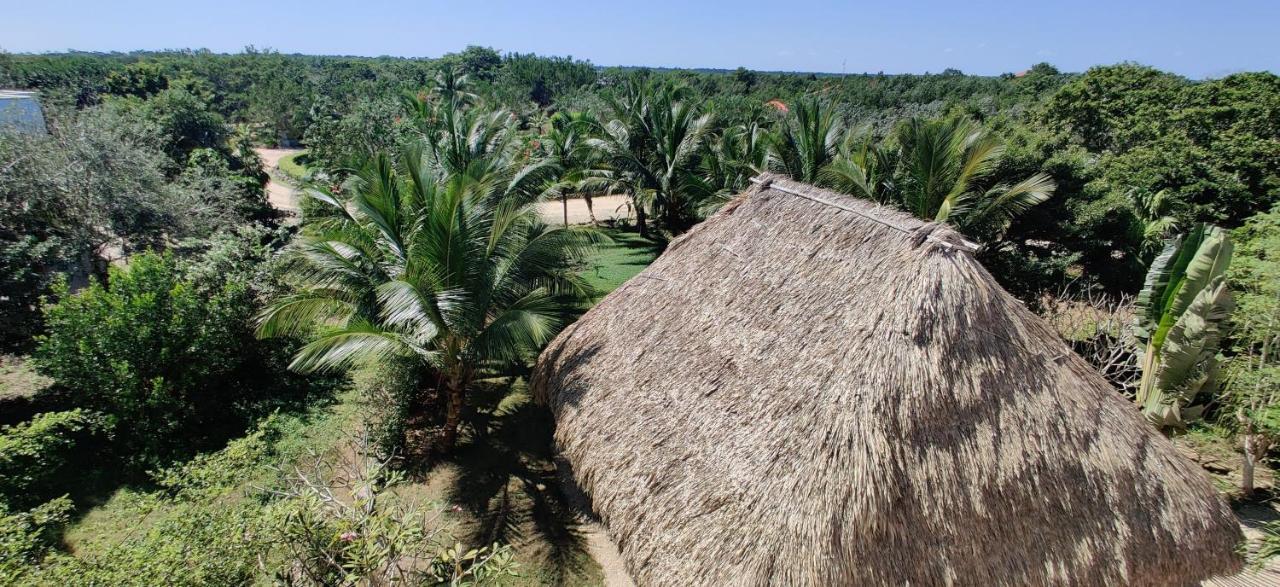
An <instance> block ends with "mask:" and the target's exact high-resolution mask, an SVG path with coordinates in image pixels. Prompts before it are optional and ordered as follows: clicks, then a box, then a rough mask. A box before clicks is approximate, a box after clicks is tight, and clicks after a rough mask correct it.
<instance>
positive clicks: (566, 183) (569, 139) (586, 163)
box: [538, 112, 599, 226]
mask: <svg viewBox="0 0 1280 587" xmlns="http://www.w3.org/2000/svg"><path fill="white" fill-rule="evenodd" d="M593 128H595V119H594V118H593V117H592V116H591V115H589V114H587V113H585V112H557V113H555V114H553V115H552V116H551V118H550V119H548V120H547V125H546V129H545V130H544V131H543V133H542V136H540V137H538V146H539V148H540V149H541V151H542V153H543V157H544V158H545V160H546V161H548V162H550V163H552V164H553V165H554V166H555V169H556V173H557V177H556V180H555V182H554V183H553V185H552V186H550V188H549V189H548V190H547V191H548V195H549V196H551V197H559V198H560V202H561V204H562V205H563V206H564V223H565V225H566V226H568V224H569V194H571V193H573V194H579V195H581V196H582V198H583V200H585V201H586V204H587V212H588V213H589V214H590V215H591V223H592V224H595V222H596V217H595V212H594V210H592V207H591V192H592V190H593V189H597V188H596V185H597V184H598V183H599V182H596V181H593V180H594V179H595V178H594V177H593V175H592V173H591V158H592V156H593V155H594V152H593V151H592V149H591V148H590V147H589V146H588V145H587V139H588V137H589V135H590V133H591V132H592V129H593Z"/></svg>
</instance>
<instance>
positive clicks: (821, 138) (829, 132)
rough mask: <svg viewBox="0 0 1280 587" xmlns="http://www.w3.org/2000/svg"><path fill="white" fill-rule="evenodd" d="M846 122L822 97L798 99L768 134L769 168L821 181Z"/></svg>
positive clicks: (836, 149)
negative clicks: (782, 119) (781, 121)
mask: <svg viewBox="0 0 1280 587" xmlns="http://www.w3.org/2000/svg"><path fill="white" fill-rule="evenodd" d="M844 135H845V127H844V124H843V123H842V122H841V121H840V119H839V118H838V117H837V116H836V114H835V109H833V108H832V107H831V105H830V104H827V103H826V102H824V101H822V100H821V99H819V98H814V97H809V98H802V99H800V100H796V102H795V104H794V105H792V107H791V108H790V109H789V111H788V114H787V118H786V119H785V120H784V121H783V123H782V125H781V126H780V127H779V128H778V130H777V131H776V132H774V133H772V134H771V135H770V137H769V160H768V165H769V168H770V169H771V170H773V171H777V172H779V173H785V174H787V175H789V176H791V178H792V179H795V180H796V181H803V182H808V183H818V180H819V179H820V176H821V174H822V170H823V169H825V168H826V167H827V166H828V165H830V164H831V163H832V162H833V161H834V160H835V159H836V155H837V152H838V150H839V147H840V142H841V141H842V140H843V139H844Z"/></svg>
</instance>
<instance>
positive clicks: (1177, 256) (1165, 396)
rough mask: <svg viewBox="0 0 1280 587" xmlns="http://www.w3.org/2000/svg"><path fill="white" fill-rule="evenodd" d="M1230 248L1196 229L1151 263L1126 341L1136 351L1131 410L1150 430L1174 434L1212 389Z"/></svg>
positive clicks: (1221, 235)
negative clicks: (1130, 339) (1138, 369)
mask: <svg viewBox="0 0 1280 587" xmlns="http://www.w3.org/2000/svg"><path fill="white" fill-rule="evenodd" d="M1231 252H1232V245H1231V240H1230V239H1229V238H1228V236H1227V232H1226V231H1225V230H1223V229H1221V228H1219V227H1216V226H1211V225H1200V226H1197V227H1196V229H1195V230H1193V231H1191V233H1190V234H1188V235H1186V236H1185V237H1175V238H1173V239H1171V240H1169V241H1168V242H1167V243H1166V245H1165V248H1164V250H1163V251H1162V252H1161V253H1160V255H1159V256H1157V257H1156V258H1155V260H1154V261H1152V262H1151V268H1150V269H1149V270H1148V272H1147V278H1146V282H1145V284H1144V285H1143V288H1142V292H1141V293H1140V294H1138V299H1137V310H1138V316H1137V319H1136V324H1135V327H1134V335H1135V337H1136V338H1137V339H1138V342H1139V343H1140V344H1142V345H1143V355H1142V380H1141V382H1140V383H1139V385H1138V395H1137V398H1136V399H1137V402H1138V405H1140V406H1141V407H1142V411H1143V413H1144V414H1146V416H1147V419H1149V420H1150V421H1151V422H1152V423H1153V424H1155V425H1156V426H1157V427H1159V428H1160V429H1161V430H1165V431H1176V430H1180V429H1181V428H1183V427H1184V426H1185V423H1186V422H1187V421H1188V420H1190V419H1193V418H1195V417H1197V416H1198V415H1199V413H1200V411H1201V410H1202V409H1203V406H1195V405H1193V404H1194V403H1195V400H1196V397H1197V396H1198V395H1200V394H1201V393H1203V392H1206V391H1208V390H1211V389H1212V388H1213V386H1214V385H1215V383H1216V381H1215V375H1216V371H1217V355H1218V347H1219V343H1220V341H1221V338H1222V326H1223V324H1224V322H1225V321H1226V319H1227V318H1228V317H1229V316H1230V314H1231V309H1232V307H1233V305H1232V301H1231V293H1230V291H1229V290H1228V289H1227V282H1226V270H1227V266H1228V265H1229V264H1230V263H1231Z"/></svg>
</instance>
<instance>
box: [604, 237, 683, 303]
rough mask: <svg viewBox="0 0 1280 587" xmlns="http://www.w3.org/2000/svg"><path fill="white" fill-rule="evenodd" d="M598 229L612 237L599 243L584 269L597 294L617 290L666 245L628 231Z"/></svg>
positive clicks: (646, 265)
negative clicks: (606, 243)
mask: <svg viewBox="0 0 1280 587" xmlns="http://www.w3.org/2000/svg"><path fill="white" fill-rule="evenodd" d="M600 230H601V232H603V233H605V234H606V235H608V236H609V238H611V239H613V243H612V244H608V245H603V246H601V247H600V249H599V250H598V251H596V254H595V256H594V257H593V258H592V259H591V260H590V261H589V262H588V266H587V269H586V271H584V276H585V277H586V279H587V283H589V284H591V287H593V288H595V290H596V292H598V295H599V297H604V296H605V295H606V294H608V293H609V292H611V291H613V290H615V289H618V286H620V285H622V284H623V283H625V282H626V281H627V280H628V279H631V278H632V277H635V276H636V274H637V273H640V272H641V271H644V268H645V267H648V266H649V264H650V263H652V262H653V260H654V259H657V258H658V255H660V254H662V250H663V249H664V248H665V247H666V243H665V242H663V241H659V240H653V239H647V238H644V237H641V236H640V235H639V234H638V233H636V232H632V231H630V230H624V229H621V228H602V229H600Z"/></svg>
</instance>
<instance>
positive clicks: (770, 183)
mask: <svg viewBox="0 0 1280 587" xmlns="http://www.w3.org/2000/svg"><path fill="white" fill-rule="evenodd" d="M777 179H781V178H775V177H773V176H772V175H771V174H761V175H757V176H755V177H753V178H751V179H750V181H751V183H754V184H756V185H758V186H760V188H761V189H772V190H777V191H779V192H782V193H784V194H788V195H792V196H796V197H799V198H804V199H806V200H809V201H811V202H815V203H818V204H822V205H823V206H829V207H832V208H836V209H837V210H843V211H845V212H849V213H852V214H857V215H858V216H861V217H863V218H866V219H867V220H870V221H872V222H875V223H877V224H880V225H883V226H887V227H889V228H892V229H894V230H896V231H899V232H904V233H907V234H911V235H919V234H920V233H921V232H922V231H924V230H925V229H928V230H927V232H924V240H927V241H930V242H933V243H937V244H939V245H942V246H943V247H946V248H947V249H960V250H962V251H967V252H969V253H974V252H977V250H978V248H979V245H978V244H977V243H975V242H972V241H970V240H968V239H965V238H964V237H962V236H958V235H957V240H958V241H959V242H952V241H950V240H947V239H944V238H942V237H938V236H934V234H933V231H934V228H936V226H935V223H930V222H926V223H924V224H922V225H921V226H918V227H916V228H907V227H905V226H902V225H900V224H894V223H892V222H890V221H888V220H885V219H883V218H877V217H875V216H874V215H872V214H869V213H867V212H865V211H862V210H859V209H857V208H854V207H852V206H848V205H846V204H843V203H840V202H836V201H833V200H831V199H828V198H824V197H821V196H818V195H815V194H811V193H805V192H802V191H799V190H794V189H790V188H788V187H786V186H782V185H777ZM816 189H817V190H819V191H827V190H823V189H821V188H816ZM930 227H934V228H930Z"/></svg>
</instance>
